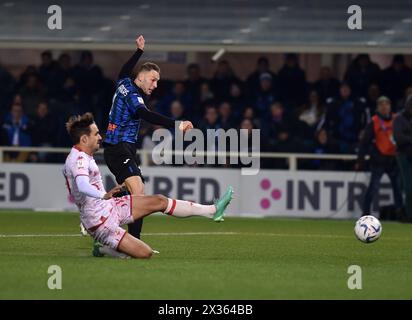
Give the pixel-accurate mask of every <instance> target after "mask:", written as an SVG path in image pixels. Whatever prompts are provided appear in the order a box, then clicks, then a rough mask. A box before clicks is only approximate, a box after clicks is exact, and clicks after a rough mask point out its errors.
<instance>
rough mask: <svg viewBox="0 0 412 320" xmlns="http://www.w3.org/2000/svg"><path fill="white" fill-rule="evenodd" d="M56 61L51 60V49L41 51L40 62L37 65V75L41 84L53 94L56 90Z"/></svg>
mask: <svg viewBox="0 0 412 320" xmlns="http://www.w3.org/2000/svg"><path fill="white" fill-rule="evenodd" d="M56 72H57V62H56V61H54V60H53V55H52V53H51V51H49V50H47V51H43V52H42V53H41V64H40V66H39V77H40V80H41V82H42V83H43V85H44V86H45V87H46V88H47V91H48V94H50V95H51V96H54V95H55V94H56V91H57V86H58V83H57V82H56Z"/></svg>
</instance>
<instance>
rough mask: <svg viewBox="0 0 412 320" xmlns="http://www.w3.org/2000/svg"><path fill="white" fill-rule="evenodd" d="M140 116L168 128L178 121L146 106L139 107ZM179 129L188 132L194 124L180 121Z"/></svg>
mask: <svg viewBox="0 0 412 320" xmlns="http://www.w3.org/2000/svg"><path fill="white" fill-rule="evenodd" d="M137 114H138V115H139V117H140V118H141V119H143V120H145V121H147V122H149V123H151V124H157V125H160V126H163V127H166V128H174V127H175V123H176V121H175V120H173V119H172V118H169V117H165V116H164V115H162V114H160V113H157V112H154V111H150V110H149V109H147V108H146V107H143V108H139V109H138V110H137ZM178 122H179V130H181V131H183V132H186V131H188V130H190V129H193V124H192V123H191V122H190V121H178Z"/></svg>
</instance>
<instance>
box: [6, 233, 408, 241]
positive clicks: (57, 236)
mask: <svg viewBox="0 0 412 320" xmlns="http://www.w3.org/2000/svg"><path fill="white" fill-rule="evenodd" d="M233 235H243V236H267V237H279V238H282V237H283V238H284V237H287V238H324V239H349V238H354V237H353V236H351V235H332V234H310V233H309V234H302V233H300V234H296V233H267V232H266V233H251V232H153V233H142V236H167V237H169V236H233ZM46 237H49V238H53V237H55V238H59V237H83V236H82V235H81V234H80V233H74V234H68V233H67V234H0V238H46ZM385 239H387V240H396V241H409V239H406V238H398V237H385Z"/></svg>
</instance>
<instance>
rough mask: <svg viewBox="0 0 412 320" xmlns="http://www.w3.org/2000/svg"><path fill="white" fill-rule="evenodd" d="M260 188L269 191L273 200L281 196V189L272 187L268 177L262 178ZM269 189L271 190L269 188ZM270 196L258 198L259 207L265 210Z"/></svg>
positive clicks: (268, 206)
mask: <svg viewBox="0 0 412 320" xmlns="http://www.w3.org/2000/svg"><path fill="white" fill-rule="evenodd" d="M260 188H261V189H262V190H265V191H270V196H271V197H272V199H273V200H275V201H277V200H279V199H280V198H281V197H282V191H281V190H280V189H277V188H273V189H271V188H272V184H271V183H270V180H269V179H263V180H262V181H261V182H260ZM270 189H271V190H270ZM270 201H271V200H270V198H263V199H261V200H260V207H261V208H262V209H264V210H267V209H269V208H270Z"/></svg>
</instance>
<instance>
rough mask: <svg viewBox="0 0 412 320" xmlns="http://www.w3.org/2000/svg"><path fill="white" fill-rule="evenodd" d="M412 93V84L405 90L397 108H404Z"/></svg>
mask: <svg viewBox="0 0 412 320" xmlns="http://www.w3.org/2000/svg"><path fill="white" fill-rule="evenodd" d="M411 95H412V85H409V86H407V87H406V89H405V92H404V94H403V98H402V99H401V100H400V101H399V103H398V105H397V108H396V109H395V110H402V109H403V108H404V106H405V104H406V101H407V100H408V97H409V96H411Z"/></svg>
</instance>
